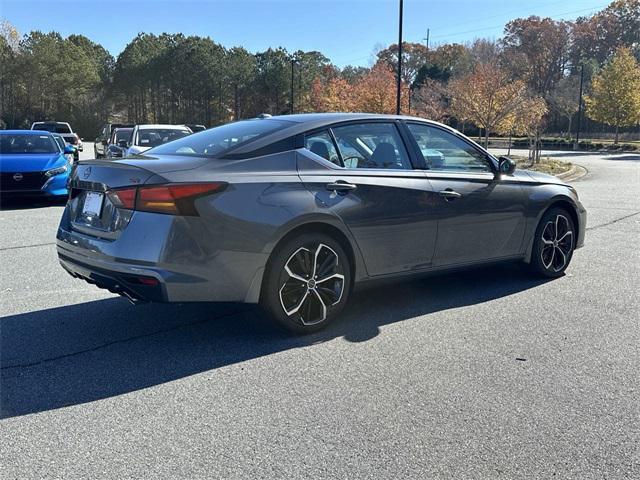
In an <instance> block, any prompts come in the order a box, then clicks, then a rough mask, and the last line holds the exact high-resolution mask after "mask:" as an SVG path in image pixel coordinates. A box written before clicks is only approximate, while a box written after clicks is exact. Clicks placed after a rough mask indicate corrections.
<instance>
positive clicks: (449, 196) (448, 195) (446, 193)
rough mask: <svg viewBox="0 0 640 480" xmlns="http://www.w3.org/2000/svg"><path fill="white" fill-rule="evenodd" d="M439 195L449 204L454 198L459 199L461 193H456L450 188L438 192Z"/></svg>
mask: <svg viewBox="0 0 640 480" xmlns="http://www.w3.org/2000/svg"><path fill="white" fill-rule="evenodd" d="M438 193H439V194H440V196H441V197H443V198H444V199H445V200H446V201H447V202H450V201H451V200H455V199H456V198H460V197H461V196H462V194H461V193H458V192H456V191H454V190H452V189H450V188H446V189H444V190H441V191H440V192H438Z"/></svg>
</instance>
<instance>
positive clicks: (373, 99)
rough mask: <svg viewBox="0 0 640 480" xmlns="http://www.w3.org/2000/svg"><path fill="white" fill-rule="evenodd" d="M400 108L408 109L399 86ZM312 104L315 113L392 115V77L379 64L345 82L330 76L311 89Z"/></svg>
mask: <svg viewBox="0 0 640 480" xmlns="http://www.w3.org/2000/svg"><path fill="white" fill-rule="evenodd" d="M402 92H403V95H402V97H401V107H402V110H403V112H407V110H408V108H409V95H408V86H407V85H406V84H404V83H403V84H402ZM312 105H313V108H314V109H315V110H316V111H318V112H367V113H389V114H393V113H395V112H396V77H395V75H394V73H393V72H392V71H391V70H390V69H389V68H388V67H387V66H386V65H384V64H383V63H378V64H376V65H375V66H374V67H373V68H371V70H369V71H368V72H367V73H366V74H364V75H362V76H361V77H359V78H357V79H356V80H355V81H354V82H353V83H349V82H348V81H347V80H345V79H344V78H342V77H339V76H333V77H332V78H330V79H328V80H326V81H325V82H322V81H321V80H319V79H318V80H316V81H315V82H314V83H313V86H312Z"/></svg>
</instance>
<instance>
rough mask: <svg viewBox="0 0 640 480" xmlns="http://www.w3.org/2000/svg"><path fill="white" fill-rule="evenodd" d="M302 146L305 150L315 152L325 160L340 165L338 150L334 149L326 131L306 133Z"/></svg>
mask: <svg viewBox="0 0 640 480" xmlns="http://www.w3.org/2000/svg"><path fill="white" fill-rule="evenodd" d="M304 146H305V148H306V149H307V150H309V151H311V152H313V153H315V154H316V155H318V156H320V157H322V158H324V159H325V160H328V161H329V162H331V163H335V164H336V165H338V166H341V164H340V157H339V156H338V151H337V150H336V147H335V145H334V144H333V140H332V139H331V135H329V132H328V131H326V130H324V131H322V132H318V133H312V134H310V135H307V136H306V137H305V139H304Z"/></svg>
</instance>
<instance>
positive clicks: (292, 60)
mask: <svg viewBox="0 0 640 480" xmlns="http://www.w3.org/2000/svg"><path fill="white" fill-rule="evenodd" d="M295 63H296V61H295V59H294V58H293V57H292V58H291V109H290V113H291V115H293V67H294V65H295Z"/></svg>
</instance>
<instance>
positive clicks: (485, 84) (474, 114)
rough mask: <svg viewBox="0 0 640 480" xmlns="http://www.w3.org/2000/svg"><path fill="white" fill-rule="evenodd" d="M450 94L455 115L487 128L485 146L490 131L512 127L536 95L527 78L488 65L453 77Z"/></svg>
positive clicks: (500, 130)
mask: <svg viewBox="0 0 640 480" xmlns="http://www.w3.org/2000/svg"><path fill="white" fill-rule="evenodd" d="M449 95H450V97H451V111H452V113H453V115H454V116H455V117H457V118H458V119H459V120H463V121H464V120H468V121H470V122H473V123H474V124H475V125H477V126H479V127H480V128H482V129H484V145H485V147H487V146H488V144H489V134H490V133H503V132H505V131H509V130H510V126H509V123H510V122H513V119H514V116H517V115H519V114H520V113H521V112H523V111H524V110H525V108H526V107H527V105H529V102H530V100H531V98H532V97H531V95H530V94H529V92H528V90H527V86H526V84H525V83H524V81H522V80H513V79H511V78H510V77H509V75H508V74H507V72H506V71H504V70H502V69H500V68H499V67H495V66H493V65H485V64H479V65H477V66H476V68H475V69H474V71H473V72H472V73H470V74H469V75H465V76H464V77H461V78H458V79H455V80H452V81H451V82H450V84H449ZM545 108H546V107H545ZM545 111H546V110H545Z"/></svg>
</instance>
